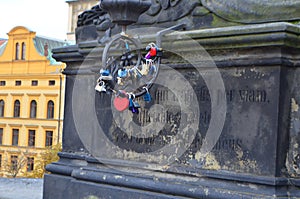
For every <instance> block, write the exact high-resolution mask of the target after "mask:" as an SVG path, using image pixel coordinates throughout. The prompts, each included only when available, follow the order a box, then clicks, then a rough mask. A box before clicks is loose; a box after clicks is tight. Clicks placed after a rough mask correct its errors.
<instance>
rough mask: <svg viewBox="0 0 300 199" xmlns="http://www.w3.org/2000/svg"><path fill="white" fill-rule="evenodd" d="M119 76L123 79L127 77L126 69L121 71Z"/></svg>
mask: <svg viewBox="0 0 300 199" xmlns="http://www.w3.org/2000/svg"><path fill="white" fill-rule="evenodd" d="M118 76H119V77H121V78H124V77H127V70H126V69H119V70H118Z"/></svg>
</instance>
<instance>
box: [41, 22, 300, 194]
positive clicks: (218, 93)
mask: <svg viewBox="0 0 300 199" xmlns="http://www.w3.org/2000/svg"><path fill="white" fill-rule="evenodd" d="M177 34H185V35H188V36H190V37H191V38H193V39H194V40H195V41H197V42H198V43H199V44H201V45H202V46H203V47H204V48H205V49H206V50H207V52H208V53H209V55H210V56H211V57H212V59H213V60H214V62H215V64H216V66H217V68H218V70H219V72H220V74H221V77H222V80H223V82H224V87H225V90H223V91H222V90H213V89H208V87H207V84H206V82H205V81H204V80H203V79H204V78H203V76H206V78H208V79H209V78H210V75H211V73H210V69H209V68H205V67H204V68H202V69H201V72H197V71H196V69H195V68H193V66H192V65H191V64H188V63H184V62H180V61H178V63H176V61H174V60H176V59H172V60H171V58H170V57H168V55H169V54H168V53H166V54H165V57H164V59H163V62H164V63H168V62H169V65H168V66H171V67H172V68H175V69H176V71H179V72H180V73H181V74H182V75H183V76H184V78H186V79H187V81H188V82H189V83H190V85H191V86H192V87H193V90H194V92H195V93H196V95H197V97H196V99H194V100H195V101H196V102H197V101H198V105H199V110H200V112H199V113H197V114H199V125H198V132H197V133H196V135H195V137H194V138H193V142H192V143H191V144H190V146H189V147H188V149H187V150H186V152H184V153H183V154H182V155H181V156H180V157H178V159H176V161H174V162H172V164H170V165H165V166H164V167H155V164H154V163H155V161H153V163H151V160H145V161H144V160H141V159H138V158H137V159H134V158H132V159H130V160H128V159H122V158H121V157H122V155H120V154H107V155H106V156H105V157H103V158H101V157H97V158H94V157H93V156H92V155H91V153H93V152H95V151H92V152H91V151H89V150H88V149H87V148H86V143H84V142H85V141H84V142H83V141H82V140H81V139H80V136H79V135H81V136H82V135H84V134H85V135H86V136H87V137H89V136H90V135H91V134H93V131H95V129H97V128H96V127H95V126H89V125H86V127H85V129H86V131H85V132H78V129H80V130H81V129H82V128H78V122H79V121H78V120H77V119H76V118H75V117H77V116H76V113H75V112H78V111H80V112H82V114H83V115H85V114H84V112H85V111H87V110H89V108H88V107H87V106H88V104H87V103H86V101H88V100H89V98H93V99H95V104H90V106H92V107H95V108H94V109H95V110H96V115H97V117H95V120H96V121H97V122H98V123H99V124H100V126H102V128H103V131H104V132H105V133H106V134H107V137H108V139H109V140H110V141H111V142H112V143H114V144H115V145H116V146H118V147H120V148H122V150H124V151H126V150H135V151H136V152H138V153H146V152H147V151H155V150H159V149H160V148H161V147H162V146H163V145H166V144H168V142H164V141H163V140H162V139H159V137H160V136H163V135H157V137H154V138H153V139H154V140H152V141H149V140H145V139H131V138H129V136H128V135H126V134H125V133H124V132H122V131H121V130H120V129H118V128H117V127H116V125H115V123H114V122H113V115H112V113H111V112H112V110H111V109H112V108H111V101H110V96H109V95H103V94H99V93H96V91H94V86H95V82H96V79H97V77H98V76H97V72H98V70H99V66H100V59H97V56H98V57H100V56H101V52H102V50H103V46H100V45H99V44H98V43H97V41H96V40H95V41H89V42H82V43H78V44H77V45H76V46H71V47H65V48H60V49H56V50H55V51H54V57H55V58H56V59H57V60H59V61H63V62H66V63H67V68H66V70H65V72H64V73H65V74H66V97H65V99H66V101H65V115H64V130H63V152H62V153H60V154H59V156H60V161H59V162H57V163H52V164H50V165H48V166H47V170H48V171H50V172H51V174H47V175H45V181H44V199H52V198H55V199H66V198H72V199H76V198H124V199H125V198H126V199H127V198H143V199H144V198H151V199H152V198H286V197H290V198H298V197H300V149H299V144H300V133H299V132H300V122H299V121H300V109H299V105H298V103H299V102H300V68H299V66H300V27H299V26H296V25H292V24H289V23H268V24H259V25H247V26H233V27H226V28H214V29H204V30H195V31H186V32H183V33H177ZM176 42H178V44H177V43H176ZM176 42H174V43H172V42H170V41H169V43H166V44H165V45H174V46H176V45H178V48H180V47H182V48H184V46H182V45H181V44H182V43H180V41H179V40H177V41H176ZM183 43H184V42H183ZM92 50H94V51H95V52H94V53H92V54H93V55H92V56H91V57H94V58H95V59H91V58H88V59H87V54H89V53H90V52H91V51H92ZM188 50H189V51H190V52H189V53H191V54H193V53H194V52H193V50H194V49H192V48H185V51H188ZM203 62H205V60H203ZM199 65H201V63H199ZM162 70H163V66H162ZM163 74H164V72H162V73H161V75H163ZM213 77H214V76H211V78H213ZM212 81H213V80H212ZM74 88H75V89H79V88H80V93H81V95H78V94H74V92H75V91H76V92H78V90H75V91H74ZM84 88H85V89H84ZM183 92H184V90H183ZM91 94H92V95H91ZM151 94H152V97H153V98H154V99H153V103H155V104H156V103H157V104H159V103H162V104H163V103H164V100H168V99H170V96H171V95H172V91H171V90H168V89H165V88H163V87H160V86H154V87H153V89H152V90H151ZM162 96H164V97H162ZM187 96H188V94H187ZM222 96H223V97H224V96H226V110H225V111H226V114H225V122H224V126H223V128H222V132H221V135H220V136H219V137H218V140H217V141H216V144H215V145H214V147H213V149H212V150H211V151H210V152H209V153H208V154H207V155H206V156H205V157H201V154H200V148H201V146H202V145H203V138H204V137H205V136H207V135H206V134H207V130H208V129H209V125H210V123H211V122H212V116H211V115H212V103H211V99H212V98H214V99H217V100H218V99H219V100H222V99H223V98H222ZM74 97H76V98H77V99H76V100H75V102H76V103H75V102H74ZM186 100H187V102H186V103H190V102H188V100H192V99H190V98H189V97H187V98H186ZM175 101H176V100H175ZM79 102H80V103H79ZM74 103H75V105H74ZM174 106H176V103H175V105H174ZM76 109H77V110H76ZM219 111H224V110H219ZM91 114H92V113H91ZM140 114H144V113H140ZM178 114H180V109H179V110H178V109H176V108H174V107H173V108H170V109H169V110H168V115H167V119H166V123H167V124H166V128H165V133H166V134H167V135H168V136H171V137H172V136H173V135H172V134H168V133H169V132H168V131H171V130H170V129H172V128H169V127H170V126H172V125H174V124H177V125H180V122H179V123H176V122H177V120H176V119H174V118H175V116H176V115H178ZM218 114H219V115H222V113H221V112H220V113H218ZM89 119H90V118H84V119H83V120H82V121H81V123H80V125H84V124H89V121H88V120H89ZM135 119H136V118H135ZM180 119H183V116H182V115H181V117H180ZM174 121H175V122H174ZM168 125H169V126H168ZM95 135H97V134H95ZM90 139H91V143H93V146H97V144H100V142H99V143H98V140H97V139H98V138H97V136H94V137H90ZM156 139H157V140H156ZM94 142H95V143H94ZM101 144H102V143H101ZM102 147H103V146H102ZM93 149H94V150H96V149H95V148H93ZM99 149H101V146H99ZM199 157H201V158H199Z"/></svg>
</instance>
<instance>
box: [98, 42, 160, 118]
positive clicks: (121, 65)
mask: <svg viewBox="0 0 300 199" xmlns="http://www.w3.org/2000/svg"><path fill="white" fill-rule="evenodd" d="M125 44H126V45H125V47H126V49H127V50H126V52H125V53H123V54H122V55H121V56H120V59H119V60H118V62H117V63H115V62H112V63H113V64H114V66H113V67H112V66H107V67H106V68H105V69H101V70H100V77H99V78H98V80H97V84H96V87H95V89H96V90H97V91H98V92H100V93H108V94H110V93H114V94H115V98H114V106H115V108H116V109H117V110H118V111H124V110H126V109H127V108H128V109H129V110H130V111H132V113H139V108H140V105H139V104H138V102H137V101H136V98H137V97H140V95H139V96H137V94H136V93H135V91H126V90H118V89H115V88H116V87H118V86H119V87H122V86H123V85H124V83H125V82H126V81H131V80H133V79H134V80H135V81H139V80H141V79H142V78H143V77H147V76H150V77H156V75H157V72H158V68H157V64H159V62H160V61H159V59H160V57H161V56H162V49H161V48H158V47H157V46H156V45H155V44H154V43H149V44H148V45H147V47H146V52H147V54H146V55H145V56H144V57H142V59H141V64H139V65H138V66H135V63H133V61H132V60H133V57H134V56H135V55H133V54H132V53H131V51H130V48H129V45H128V44H127V43H125ZM150 79H152V81H153V78H150ZM144 81H145V80H143V82H144ZM150 84H152V82H151V81H150V82H145V84H144V85H143V86H142V90H143V91H142V92H140V93H142V95H141V96H143V99H144V101H145V102H150V101H151V95H150V93H149V90H148V89H149V88H150Z"/></svg>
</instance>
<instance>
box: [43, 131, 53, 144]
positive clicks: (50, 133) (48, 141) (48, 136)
mask: <svg viewBox="0 0 300 199" xmlns="http://www.w3.org/2000/svg"><path fill="white" fill-rule="evenodd" d="M52 141H53V131H46V143H45V146H52Z"/></svg>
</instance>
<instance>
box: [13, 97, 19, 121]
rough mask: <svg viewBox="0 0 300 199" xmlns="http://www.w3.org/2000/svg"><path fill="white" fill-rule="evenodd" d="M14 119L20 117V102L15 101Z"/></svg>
mask: <svg viewBox="0 0 300 199" xmlns="http://www.w3.org/2000/svg"><path fill="white" fill-rule="evenodd" d="M14 117H20V101H19V100H16V101H15V103H14Z"/></svg>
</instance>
